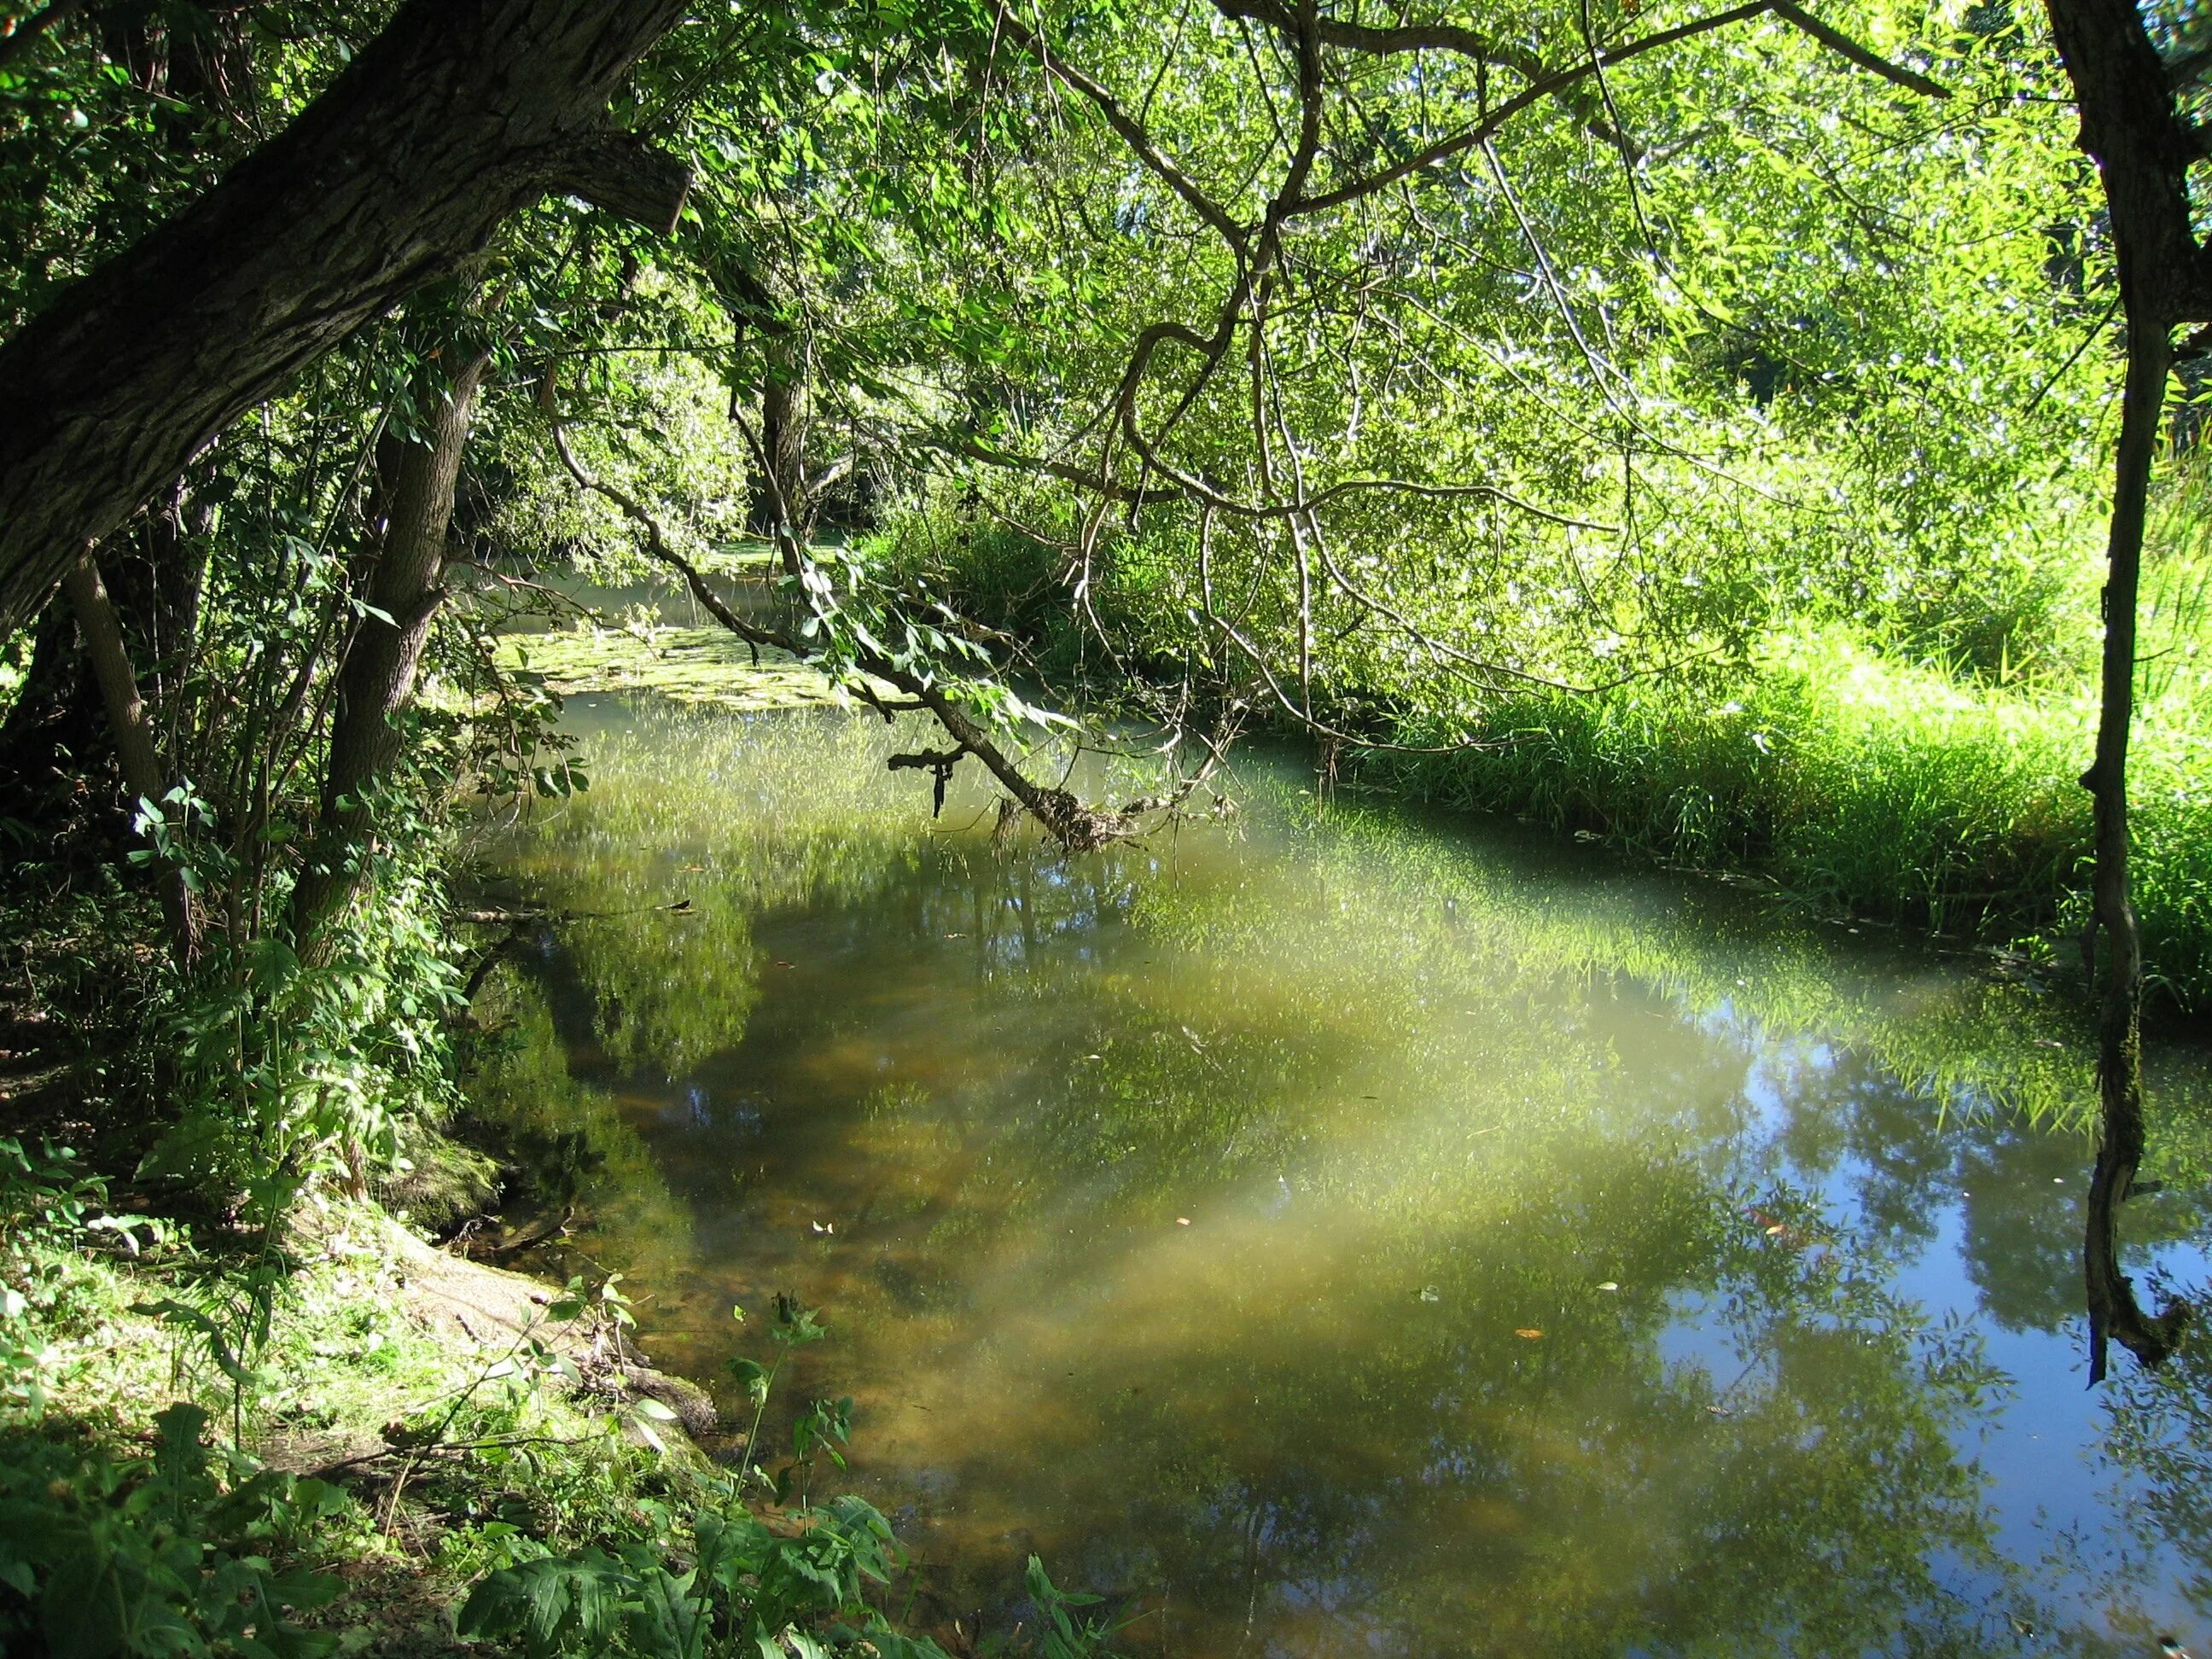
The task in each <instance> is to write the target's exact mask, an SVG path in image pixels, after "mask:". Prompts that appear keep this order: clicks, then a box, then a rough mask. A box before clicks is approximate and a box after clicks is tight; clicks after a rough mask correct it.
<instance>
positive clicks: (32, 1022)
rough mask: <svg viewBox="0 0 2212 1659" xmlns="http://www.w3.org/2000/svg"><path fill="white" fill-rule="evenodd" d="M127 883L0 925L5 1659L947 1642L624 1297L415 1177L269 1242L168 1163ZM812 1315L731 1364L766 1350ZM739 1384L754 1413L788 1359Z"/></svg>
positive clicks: (319, 1198)
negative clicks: (535, 1258) (161, 1148)
mask: <svg viewBox="0 0 2212 1659" xmlns="http://www.w3.org/2000/svg"><path fill="white" fill-rule="evenodd" d="M107 897H108V902H107V903H106V905H104V906H100V907H94V908H88V909H82V910H78V909H74V908H70V907H68V906H62V907H59V908H56V909H52V910H50V911H48V912H46V914H45V915H44V917H43V921H44V923H45V924H46V925H43V926H41V925H37V924H27V921H26V918H25V917H24V915H22V914H21V913H11V914H10V915H9V918H8V921H9V927H8V937H7V938H6V939H4V940H0V948H4V950H5V951H6V954H7V956H8V957H9V959H10V960H11V965H12V966H14V967H15V969H18V973H17V974H16V975H15V976H14V977H13V978H12V979H11V981H10V983H9V986H8V987H7V988H5V989H4V990H0V1042H4V1047H0V1650H5V1651H7V1652H9V1653H10V1654H21V1655H46V1654H52V1655H55V1656H76V1655H84V1656H92V1655H109V1654H124V1653H128V1654H152V1653H157V1652H158V1653H164V1654H167V1653H173V1652H174V1653H204V1654H210V1655H234V1654H235V1655H266V1654H273V1655H281V1656H308V1655H323V1654H331V1653H339V1652H343V1653H347V1654H354V1653H365V1654H384V1655H392V1656H411V1655H416V1654H429V1653H444V1652H450V1651H453V1650H455V1648H456V1647H457V1646H459V1645H464V1644H465V1645H468V1646H470V1647H471V1650H479V1651H490V1652H510V1651H512V1652H523V1651H527V1652H530V1653H532V1654H538V1653H545V1654H551V1653H556V1652H558V1653H599V1652H604V1651H607V1650H609V1649H610V1647H611V1646H612V1645H615V1644H617V1643H619V1644H621V1645H622V1646H623V1650H626V1651H632V1652H638V1653H645V1654H668V1655H675V1654H679V1653H688V1652H693V1651H696V1649H695V1648H692V1647H689V1646H686V1645H684V1641H683V1639H682V1637H683V1631H684V1629H687V1628H691V1629H698V1630H711V1631H712V1632H714V1642H715V1645H714V1650H715V1651H721V1650H740V1649H741V1650H744V1651H747V1652H752V1651H756V1650H758V1648H759V1646H760V1644H762V1643H763V1642H768V1643H781V1644H784V1646H785V1647H786V1648H787V1649H788V1650H790V1651H793V1652H798V1651H801V1650H813V1651H824V1652H826V1651H830V1650H843V1649H844V1647H845V1646H846V1644H848V1643H850V1642H857V1641H861V1640H873V1641H875V1643H876V1645H877V1648H878V1650H880V1651H884V1652H892V1653H904V1654H911V1655H927V1654H930V1653H934V1652H936V1651H938V1650H936V1649H935V1648H934V1647H933V1646H932V1645H930V1644H927V1642H923V1641H919V1640H909V1639H908V1638H905V1637H904V1636H902V1635H901V1634H899V1633H898V1632H895V1631H893V1630H892V1629H891V1628H890V1626H889V1625H888V1624H887V1623H886V1621H885V1620H884V1615H883V1614H882V1613H880V1612H879V1611H878V1609H877V1607H875V1606H873V1605H872V1604H871V1602H870V1601H869V1600H868V1599H867V1598H868V1596H869V1595H872V1594H875V1593H878V1592H879V1591H880V1590H881V1589H883V1587H884V1583H886V1582H887V1580H888V1578H889V1577H890V1574H891V1573H892V1572H893V1571H895V1570H896V1546H895V1545H894V1544H893V1542H892V1541H891V1537H890V1528H889V1527H888V1526H887V1525H886V1524H885V1523H884V1521H883V1520H882V1518H881V1517H880V1516H878V1515H876V1513H875V1512H874V1511H873V1510H871V1509H869V1508H868V1507H867V1506H866V1504H859V1503H857V1502H854V1501H853V1500H849V1499H844V1498H818V1499H817V1501H816V1502H814V1503H812V1504H809V1503H808V1502H807V1501H806V1500H805V1498H804V1497H801V1498H798V1499H796V1500H793V1499H791V1498H789V1497H788V1495H787V1488H786V1487H780V1486H776V1485H775V1483H774V1480H773V1479H772V1478H771V1477H770V1476H769V1474H766V1473H764V1472H763V1473H761V1474H753V1473H751V1470H752V1468H753V1466H754V1464H755V1462H756V1459H755V1458H754V1456H753V1455H751V1454H752V1449H753V1448H752V1445H751V1441H752V1439H753V1437H754V1436H756V1435H757V1434H758V1432H759V1431H760V1430H761V1427H762V1424H763V1420H767V1421H769V1422H770V1423H771V1425H774V1424H775V1423H776V1422H780V1420H781V1407H778V1410H777V1415H776V1416H775V1417H774V1418H763V1417H756V1418H755V1419H753V1421H752V1422H751V1424H750V1428H749V1429H748V1430H746V1431H745V1432H743V1433H738V1432H733V1431H732V1426H731V1425H720V1424H718V1423H717V1420H716V1417H715V1413H714V1407H713V1404H712V1402H711V1401H710V1400H709V1399H708V1395H706V1393H705V1392H704V1391H703V1390H702V1389H700V1388H698V1387H697V1386H696V1385H694V1384H691V1383H685V1382H683V1381H680V1380H678V1379H677V1378H674V1377H671V1376H665V1375H663V1374H661V1373H659V1371H657V1370H653V1368H652V1367H651V1366H650V1364H647V1361H646V1358H645V1356H644V1355H643V1354H642V1353H641V1352H640V1351H639V1349H638V1346H637V1344H636V1341H635V1335H634V1328H633V1322H632V1318H631V1315H630V1311H629V1301H628V1297H627V1295H626V1293H625V1291H626V1289H627V1288H628V1287H625V1286H623V1285H622V1284H621V1283H620V1282H619V1280H618V1279H609V1278H607V1277H606V1276H605V1275H604V1274H602V1275H599V1277H597V1278H595V1279H583V1278H577V1279H570V1280H569V1281H568V1282H567V1283H565V1284H560V1283H550V1282H545V1281H541V1280H538V1279H532V1278H529V1277H526V1276H525V1275H523V1274H520V1273H512V1272H508V1271H506V1270H504V1269H503V1268H501V1267H498V1266H495V1265H492V1264H491V1263H489V1262H486V1261H472V1260H469V1259H466V1258H465V1256H463V1255H459V1254H457V1253H455V1251H454V1250H453V1249H447V1248H441V1247H439V1246H438V1245H437V1244H435V1243H433V1242H432V1241H431V1240H430V1239H428V1238H427V1237H424V1236H423V1235H422V1233H420V1232H419V1231H416V1229H415V1228H413V1227H412V1226H410V1225H409V1222H408V1216H407V1213H406V1210H405V1208H404V1206H405V1204H406V1202H407V1201H408V1200H409V1199H410V1197H412V1198H415V1199H418V1200H419V1199H421V1198H422V1197H424V1196H427V1195H428V1194H431V1193H432V1192H433V1190H434V1187H435V1183H426V1182H424V1181H422V1179H420V1176H421V1174H422V1170H421V1168H420V1167H418V1168H417V1169H416V1170H407V1169H404V1168H402V1169H398V1170H393V1171H392V1172H391V1180H390V1182H389V1184H388V1185H384V1186H382V1187H380V1192H381V1194H382V1196H383V1201H382V1202H379V1201H378V1200H377V1199H375V1198H373V1197H369V1196H348V1195H346V1194H343V1193H342V1192H340V1191H338V1190H336V1189H334V1188H331V1187H329V1186H323V1187H319V1188H313V1189H311V1190H309V1191H307V1193H305V1194H303V1195H302V1196H301V1198H300V1199H299V1200H297V1201H296V1202H295V1203H294V1204H293V1205H292V1206H289V1209H288V1210H287V1211H286V1212H284V1214H283V1218H282V1220H281V1222H280V1223H279V1224H278V1225H274V1226H271V1227H269V1228H266V1229H253V1228H248V1227H246V1226H245V1225H242V1224H241V1223H240V1220H239V1219H238V1218H237V1216H236V1215H235V1214H234V1213H233V1212H232V1206H227V1205H224V1204H222V1203H220V1202H216V1203H212V1204H211V1203H210V1202H209V1201H208V1200H206V1198H205V1197H204V1196H203V1195H202V1194H200V1193H199V1192H197V1190H196V1189H194V1188H191V1187H189V1186H186V1185H184V1184H181V1183H178V1182H173V1181H172V1182H163V1181H161V1180H159V1179H155V1178H148V1177H143V1176H141V1175H140V1174H139V1171H140V1170H141V1169H142V1167H143V1165H142V1154H143V1150H144V1146H145V1143H146V1141H147V1139H148V1138H149V1134H151V1133H157V1132H158V1125H149V1124H148V1123H147V1122H146V1121H144V1120H143V1118H142V1117H140V1116H139V1115H137V1114H136V1113H130V1112H120V1111H118V1110H116V1109H114V1106H113V1104H112V1103H113V1101H114V1100H115V1098H116V1097H117V1095H118V1093H121V1092H123V1091H127V1090H128V1088H130V1087H131V1085H132V1084H133V1082H134V1081H137V1080H143V1079H137V1072H138V1070H139V1068H140V1067H141V1066H143V1065H144V1064H147V1063H149V1062H147V1061H146V1060H145V1057H144V1055H143V1050H141V1049H140V1048H137V1047H136V1046H134V1044H133V1042H132V1041H131V1037H130V1036H129V1034H130V1033H131V1032H134V1031H136V1032H138V1033H140V1034H141V1038H140V1040H141V1041H143V1033H145V1032H146V1031H147V1030H149V1029H153V1030H158V1026H159V1022H158V1018H155V1014H154V1005H153V1004H152V1003H151V1002H150V1001H149V989H150V987H153V986H154V985H155V984H157V983H158V979H159V974H158V969H157V967H156V965H155V961H154V959H153V958H152V957H150V955H149V953H148V952H146V951H144V950H143V947H141V946H137V945H135V944H134V943H133V942H132V941H133V940H134V939H135V938H136V936H137V933H139V932H141V931H142V925H143V924H145V923H147V922H148V921H149V918H148V917H147V916H145V915H140V914H139V910H140V908H141V907H140V906H139V905H138V904H137V903H135V902H132V900H131V898H130V896H127V895H113V894H111V895H109V896H107ZM72 921H75V922H76V923H81V924H83V923H94V922H100V921H104V922H105V924H106V925H105V926H104V927H70V925H69V924H70V922H72ZM410 1146H411V1149H412V1151H413V1152H414V1153H415V1154H416V1160H417V1164H418V1166H420V1165H422V1164H435V1166H436V1167H437V1168H438V1169H439V1170H441V1171H444V1172H447V1173H450V1172H451V1171H453V1170H468V1169H471V1168H475V1169H478V1170H481V1169H483V1168H485V1167H488V1166H489V1167H495V1163H494V1160H492V1159H489V1158H486V1157H485V1156H484V1155H483V1152H468V1151H465V1150H464V1149H460V1148H459V1147H457V1146H453V1145H452V1144H451V1143H447V1142H444V1141H443V1140H442V1139H441V1138H440V1137H439V1136H438V1135H436V1134H435V1133H434V1132H430V1131H428V1130H427V1129H424V1130H420V1131H418V1132H417V1133H416V1134H415V1136H414V1137H413V1138H412V1140H411V1142H410ZM78 1149H82V1150H78ZM455 1195H456V1194H455V1192H454V1190H453V1188H452V1187H451V1183H450V1182H448V1183H447V1188H446V1190H444V1191H443V1192H442V1193H441V1194H440V1197H441V1201H444V1202H446V1203H448V1204H450V1203H451V1202H453V1200H454V1198H455ZM475 1196H476V1198H477V1201H479V1202H482V1201H484V1200H486V1199H488V1198H489V1196H490V1195H489V1194H487V1193H486V1192H485V1191H483V1189H482V1188H477V1192H476V1194H475ZM390 1206H399V1207H398V1208H397V1209H396V1210H395V1208H393V1207H390ZM498 1235H499V1230H498V1229H497V1228H496V1227H487V1228H485V1229H483V1233H482V1235H481V1236H482V1237H484V1238H485V1239H486V1240H487V1242H489V1241H493V1240H496V1239H497V1237H498ZM494 1248H495V1249H497V1248H498V1246H497V1245H496V1244H495V1245H494ZM725 1317H726V1314H725ZM806 1318H807V1316H806V1315H805V1310H801V1309H799V1308H797V1307H796V1305H795V1304H794V1306H793V1309H791V1310H788V1314H787V1310H783V1309H782V1308H781V1307H779V1308H778V1310H776V1313H775V1316H773V1317H772V1318H769V1319H767V1320H763V1321H761V1322H759V1325H758V1326H756V1327H755V1328H751V1329H750V1331H749V1330H746V1329H744V1328H738V1330H737V1331H736V1334H734V1336H733V1339H732V1342H731V1344H730V1345H729V1346H730V1347H731V1348H732V1350H735V1351H736V1352H738V1353H741V1354H742V1353H744V1352H760V1354H761V1356H762V1358H763V1361H772V1360H773V1358H774V1357H775V1352H777V1351H778V1350H779V1348H780V1347H781V1345H783V1344H785V1343H787V1342H788V1341H789V1340H793V1338H792V1332H793V1328H795V1326H796V1325H798V1324H799V1323H800V1322H804V1321H805V1319H806ZM762 1327H764V1328H762ZM746 1375H747V1376H751V1377H753V1378H755V1379H756V1380H757V1386H756V1388H755V1395H756V1397H757V1398H759V1399H761V1400H763V1401H765V1397H766V1389H765V1384H764V1382H763V1381H760V1380H761V1379H765V1378H766V1377H769V1376H772V1375H773V1368H772V1365H771V1364H760V1365H757V1366H754V1367H752V1368H751V1369H750V1370H749V1371H748V1372H747V1373H746ZM741 1394H742V1390H741ZM758 1461H759V1462H762V1463H764V1464H767V1465H769V1466H771V1467H772V1466H775V1465H778V1464H792V1463H796V1464H799V1465H804V1464H805V1463H807V1462H809V1461H810V1458H809V1455H808V1448H807V1447H806V1446H805V1445H804V1444H801V1445H800V1446H799V1448H798V1449H797V1454H796V1455H795V1456H793V1455H788V1454H787V1455H786V1456H785V1457H776V1456H773V1455H769V1452H768V1451H767V1450H766V1449H765V1447H764V1446H763V1450H762V1451H761V1454H760V1458H759V1460H758ZM717 1563H718V1564H719V1565H715V1566H714V1571H716V1572H717V1573H719V1575H720V1576H719V1577H716V1578H715V1579H714V1581H713V1582H711V1583H709V1582H700V1583H693V1581H692V1580H691V1579H690V1577H687V1576H686V1575H687V1574H689V1573H690V1572H691V1571H694V1570H695V1569H705V1568H707V1567H708V1566H710V1565H713V1564H717ZM793 1644H796V1645H793ZM809 1644H815V1645H813V1646H811V1647H810V1645H809Z"/></svg>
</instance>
